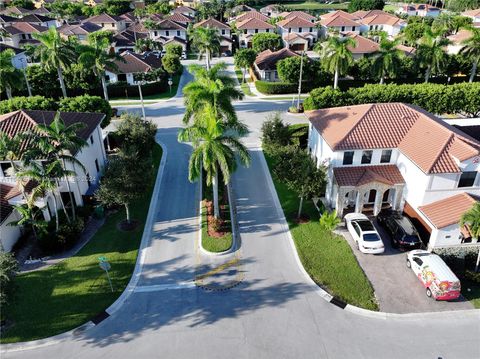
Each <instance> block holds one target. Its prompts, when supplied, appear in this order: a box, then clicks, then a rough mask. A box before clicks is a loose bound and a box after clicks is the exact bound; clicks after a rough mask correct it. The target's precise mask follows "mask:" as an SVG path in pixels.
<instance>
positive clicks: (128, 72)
mask: <svg viewBox="0 0 480 359" xmlns="http://www.w3.org/2000/svg"><path fill="white" fill-rule="evenodd" d="M120 57H121V58H122V59H123V61H121V60H115V65H116V69H108V70H106V71H105V78H106V80H107V81H108V82H109V83H116V82H119V81H122V82H126V83H128V84H129V85H136V84H137V81H136V80H135V75H136V74H140V73H146V72H149V71H152V70H155V69H158V68H161V67H162V60H161V58H160V56H159V55H158V54H153V53H148V54H135V53H133V52H130V51H125V52H123V53H122V54H121V55H120Z"/></svg>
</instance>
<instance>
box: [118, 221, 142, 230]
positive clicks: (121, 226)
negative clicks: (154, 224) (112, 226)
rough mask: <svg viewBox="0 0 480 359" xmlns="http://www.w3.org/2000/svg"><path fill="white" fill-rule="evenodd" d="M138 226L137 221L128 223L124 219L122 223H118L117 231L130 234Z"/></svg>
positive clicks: (138, 222)
mask: <svg viewBox="0 0 480 359" xmlns="http://www.w3.org/2000/svg"><path fill="white" fill-rule="evenodd" d="M139 224H140V221H137V220H136V219H132V220H130V223H128V222H127V220H126V219H124V220H123V221H120V222H118V224H117V229H118V230H120V231H124V232H130V231H133V230H134V229H136V228H137V227H138V226H139Z"/></svg>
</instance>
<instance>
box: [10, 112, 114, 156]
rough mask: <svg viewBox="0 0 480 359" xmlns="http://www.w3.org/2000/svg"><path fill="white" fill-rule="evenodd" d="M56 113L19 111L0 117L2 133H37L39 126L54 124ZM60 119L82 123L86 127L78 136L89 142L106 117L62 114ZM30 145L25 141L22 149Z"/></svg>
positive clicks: (84, 113) (71, 113) (74, 113)
mask: <svg viewBox="0 0 480 359" xmlns="http://www.w3.org/2000/svg"><path fill="white" fill-rule="evenodd" d="M55 114H56V112H55V111H39V110H18V111H14V112H10V113H6V114H4V115H0V131H2V132H5V133H6V134H7V135H8V136H10V137H13V136H15V135H17V134H20V133H23V132H26V131H35V130H36V127H37V124H41V123H42V124H43V123H44V124H46V125H49V124H50V123H52V121H53V119H54V117H55ZM60 117H61V118H62V120H63V121H64V122H65V124H66V125H67V126H68V125H71V124H73V123H77V122H82V123H84V124H85V125H86V126H85V127H84V128H83V129H81V130H80V131H79V132H78V134H77V135H78V136H79V137H81V138H83V139H84V140H87V139H88V138H89V137H90V135H91V133H92V132H93V131H94V130H95V129H96V128H97V126H98V125H99V124H100V123H101V122H102V120H103V118H104V117H105V115H104V114H103V113H90V112H60ZM28 145H29V143H28V142H27V141H24V142H23V143H22V145H21V149H25V148H26V147H28Z"/></svg>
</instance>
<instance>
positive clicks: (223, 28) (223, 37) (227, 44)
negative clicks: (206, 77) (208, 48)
mask: <svg viewBox="0 0 480 359" xmlns="http://www.w3.org/2000/svg"><path fill="white" fill-rule="evenodd" d="M197 27H210V28H213V29H216V30H217V32H218V34H219V35H220V54H231V53H232V44H233V41H232V34H231V31H230V26H228V25H227V24H224V23H223V22H220V21H218V20H216V19H214V18H212V17H211V18H208V19H206V20H202V21H200V22H197V23H196V24H195V25H193V28H197Z"/></svg>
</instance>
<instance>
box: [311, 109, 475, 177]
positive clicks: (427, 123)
mask: <svg viewBox="0 0 480 359" xmlns="http://www.w3.org/2000/svg"><path fill="white" fill-rule="evenodd" d="M307 117H308V118H309V120H310V122H311V123H312V125H313V126H314V127H315V129H316V130H317V131H318V132H319V133H320V134H321V136H322V137H323V138H324V139H325V141H326V142H327V143H328V144H329V146H330V147H331V148H332V150H334V151H342V150H353V149H374V148H398V149H399V150H400V151H401V152H402V153H403V154H404V155H405V156H407V157H408V158H410V160H411V161H413V162H414V163H415V164H416V165H417V166H418V167H419V168H420V169H421V170H422V171H423V172H424V173H458V172H460V169H459V167H458V165H457V160H459V161H464V160H466V159H468V158H471V157H474V156H477V155H479V154H480V143H479V142H477V141H476V140H475V139H473V138H471V137H470V136H468V135H466V134H464V133H463V132H461V131H460V130H458V129H456V128H454V127H453V126H450V125H448V124H446V123H445V122H443V121H441V120H439V119H437V118H436V117H435V116H433V115H431V114H429V113H428V112H426V111H424V110H422V109H421V108H419V107H416V106H413V105H407V104H402V103H377V104H365V105H357V106H345V107H337V108H329V109H321V110H315V111H309V112H308V113H307Z"/></svg>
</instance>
